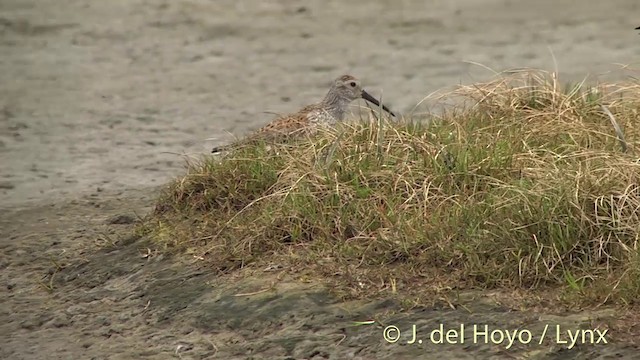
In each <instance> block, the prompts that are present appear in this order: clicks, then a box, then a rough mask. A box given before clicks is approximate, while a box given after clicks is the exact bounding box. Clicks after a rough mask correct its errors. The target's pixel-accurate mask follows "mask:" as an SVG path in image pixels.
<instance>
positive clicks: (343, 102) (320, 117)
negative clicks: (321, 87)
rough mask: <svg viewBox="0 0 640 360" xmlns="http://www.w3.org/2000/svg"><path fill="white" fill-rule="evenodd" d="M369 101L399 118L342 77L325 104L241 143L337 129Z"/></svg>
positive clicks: (349, 78) (223, 148) (216, 150)
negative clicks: (354, 106) (352, 108)
mask: <svg viewBox="0 0 640 360" xmlns="http://www.w3.org/2000/svg"><path fill="white" fill-rule="evenodd" d="M360 98H362V99H365V100H367V101H369V102H370V103H372V104H375V105H376V106H381V107H382V109H383V110H385V111H386V112H388V113H389V114H391V115H392V116H395V114H394V113H393V112H392V111H391V110H389V109H388V108H387V107H386V106H384V105H380V103H379V102H378V100H376V99H375V98H374V97H373V96H371V95H370V94H369V93H368V92H366V91H365V90H364V89H362V86H361V85H360V81H359V80H358V79H356V78H355V77H353V76H351V75H342V76H340V77H339V78H337V79H335V80H334V81H333V84H332V85H331V88H330V89H329V92H327V95H326V96H325V97H324V99H323V100H322V101H320V102H319V103H316V104H311V105H307V106H305V107H303V108H302V109H300V111H298V112H296V113H293V114H289V115H284V116H279V117H277V118H275V119H274V120H273V121H271V122H270V123H269V124H267V125H265V126H264V127H262V128H261V129H259V130H258V131H256V132H255V133H253V134H252V135H249V137H248V138H246V139H244V140H242V141H241V143H246V142H251V141H254V140H264V139H274V138H288V137H295V136H301V135H304V134H310V133H313V132H314V131H315V130H317V128H318V126H326V125H333V124H335V123H337V122H338V121H342V120H344V117H345V114H346V112H347V107H348V106H349V104H350V103H351V102H352V101H354V100H357V99H360ZM237 145H238V144H237V143H236V144H230V145H223V146H218V147H215V148H213V150H212V151H211V152H212V153H219V152H223V151H226V150H229V149H230V148H232V147H235V146H237Z"/></svg>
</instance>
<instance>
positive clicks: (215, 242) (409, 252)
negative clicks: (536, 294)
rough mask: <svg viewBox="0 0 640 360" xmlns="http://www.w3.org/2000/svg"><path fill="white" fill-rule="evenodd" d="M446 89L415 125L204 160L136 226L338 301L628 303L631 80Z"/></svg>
mask: <svg viewBox="0 0 640 360" xmlns="http://www.w3.org/2000/svg"><path fill="white" fill-rule="evenodd" d="M442 100H443V101H449V100H454V102H455V103H456V105H455V106H450V107H445V108H444V110H443V111H442V112H441V113H439V114H431V115H429V118H428V119H424V120H425V121H418V120H417V119H409V120H403V121H400V122H390V121H388V120H383V121H378V120H376V119H373V118H372V119H370V120H369V121H361V122H358V123H356V124H343V125H341V126H339V127H338V128H336V129H332V130H326V131H322V132H321V133H320V134H318V135H317V136H314V137H312V138H310V139H309V140H308V141H303V142H297V143H294V144H291V143H289V144H256V145H255V146H250V147H246V148H242V149H240V150H238V151H236V152H233V153H231V154H229V155H227V156H226V157H224V158H222V159H220V158H214V157H206V158H204V159H202V160H201V161H199V162H197V163H195V164H191V165H190V166H189V169H188V171H187V173H186V175H184V176H183V177H181V178H179V179H177V180H176V181H174V182H173V183H172V184H170V185H169V186H168V187H167V189H166V190H165V191H164V193H163V194H162V195H161V197H160V199H159V200H158V203H157V206H156V210H155V212H154V213H153V214H152V215H151V216H150V217H149V218H147V219H146V222H145V225H144V226H145V227H146V229H148V231H149V232H150V233H151V234H152V237H153V238H154V239H155V241H157V242H158V243H160V244H162V245H163V246H165V248H166V249H173V250H174V251H186V252H188V253H191V254H193V255H195V256H197V257H198V258H203V259H205V261H207V262H208V263H209V264H211V266H212V267H213V268H215V269H216V270H218V271H231V270H234V269H238V268H241V267H246V266H258V265H262V266H263V265H265V264H269V263H272V264H273V263H276V264H278V265H281V266H284V267H285V268H287V269H298V270H297V271H302V272H303V273H304V274H305V275H304V276H305V277H310V276H311V277H314V278H322V279H324V280H325V281H329V282H331V283H332V284H335V285H336V286H337V287H336V288H337V289H342V290H344V294H345V295H347V296H369V295H371V294H377V293H381V292H382V293H384V292H389V293H391V292H400V293H402V292H405V293H407V294H408V293H416V292H417V293H420V291H422V292H424V290H425V289H427V290H428V289H433V290H435V291H440V290H442V289H456V290H458V289H501V288H502V289H504V288H507V289H519V288H523V289H527V290H532V291H535V290H536V289H545V290H548V289H560V290H562V291H560V292H559V294H560V298H561V300H562V299H564V300H571V301H578V302H585V303H611V302H613V303H618V304H628V303H633V302H634V301H636V299H637V298H638V297H639V296H640V253H639V246H638V243H639V241H640V162H639V161H638V157H640V155H639V153H638V146H639V145H640V124H639V123H638V119H639V115H638V111H639V109H640V85H639V84H637V83H636V84H633V83H632V84H627V85H606V84H603V85H598V86H596V87H587V86H585V85H584V84H572V85H569V86H560V85H559V82H558V80H557V78H556V77H555V76H553V74H547V73H543V72H526V73H519V74H515V75H511V76H508V77H501V78H499V79H498V80H495V81H493V82H490V83H484V84H475V85H472V86H463V87H460V88H459V89H457V90H456V91H454V92H452V93H449V94H447V95H446V96H445V97H443V99H442ZM603 106H604V109H607V111H603ZM611 117H613V118H614V120H610V119H611ZM612 123H616V124H617V125H618V126H619V128H620V129H622V130H623V131H624V132H625V133H624V137H622V138H621V137H620V136H619V134H618V130H619V129H618V130H616V129H614V127H613V126H612ZM621 139H622V140H621ZM621 141H624V146H621ZM300 269H304V270H300ZM424 296H429V295H428V294H427V295H424Z"/></svg>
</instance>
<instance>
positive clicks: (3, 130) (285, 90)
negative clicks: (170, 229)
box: [0, 0, 640, 206]
mask: <svg viewBox="0 0 640 360" xmlns="http://www.w3.org/2000/svg"><path fill="white" fill-rule="evenodd" d="M638 14H640V2H639V1H637V0H611V1H584V0H583V1H580V0H536V1H529V0H482V1H479V0H431V1H424V0H423V1H418V0H393V1H391V0H385V1H337V0H335V1H334V0H314V1H293V0H287V1H285V0H278V1H259V0H250V1H248V0H236V1H232V0H215V1H214V0H189V1H172V0H111V1H87V0H3V1H2V2H1V3H0V54H2V55H1V56H0V64H1V70H2V71H0V82H1V83H2V86H1V87H0V163H1V164H2V166H0V203H3V204H5V205H7V206H9V205H16V204H19V203H25V202H31V201H41V200H46V201H50V200H55V199H58V198H60V197H68V196H75V195H76V194H85V193H91V192H94V193H95V192H102V191H115V192H123V191H125V190H127V189H137V188H145V187H148V186H155V185H161V184H163V183H165V182H166V181H168V180H169V179H171V177H173V176H175V175H177V174H179V173H180V172H182V171H183V166H184V163H185V162H184V158H183V157H182V156H180V155H177V154H182V153H186V154H190V155H194V156H197V155H199V154H202V153H206V152H208V150H209V149H210V148H211V147H212V146H213V145H216V144H219V143H225V142H229V141H231V140H232V139H233V137H234V136H242V135H243V134H246V133H247V132H248V131H250V130H251V129H255V128H257V127H259V126H261V125H263V124H265V123H267V122H268V121H270V120H271V119H272V117H273V115H272V114H269V112H272V113H273V112H275V113H287V112H292V111H295V110H297V109H298V108H299V107H300V106H302V105H305V104H308V103H311V102H315V101H318V100H320V99H321V98H322V96H324V94H325V92H326V91H327V86H328V85H329V83H330V82H331V80H333V79H334V78H335V77H337V76H339V75H341V74H343V73H350V74H352V75H355V76H357V77H359V78H360V79H361V80H362V82H363V85H364V86H365V88H366V89H367V90H368V91H369V92H370V93H372V94H373V95H374V96H382V97H383V100H384V102H385V103H386V104H387V105H389V106H391V107H392V108H393V109H394V110H397V111H399V112H407V111H408V110H411V109H412V108H413V107H414V106H415V105H416V104H417V103H418V102H419V101H420V100H422V99H423V98H424V97H425V96H427V95H428V94H429V93H431V92H433V91H435V90H438V89H441V88H449V87H452V86H455V85H456V84H460V83H471V82H475V81H484V80H488V79H490V78H491V77H492V72H491V71H490V70H489V69H493V70H495V71H502V70H505V69H510V68H524V67H532V68H541V69H545V70H550V71H553V70H555V69H557V70H558V71H559V73H560V77H561V79H562V81H567V82H568V81H580V80H582V79H584V78H585V77H587V76H589V80H590V81H597V80H607V81H616V80H620V79H624V78H625V77H627V76H628V75H629V72H628V71H627V70H621V66H622V65H620V64H627V65H630V67H631V68H635V69H637V68H638V66H639V64H640V36H639V35H638V31H635V30H634V28H635V27H637V26H638V25H640V23H638V21H640V20H639V19H640V17H638ZM478 64H481V65H482V66H480V65H478ZM427 105H428V104H427ZM207 138H214V139H215V140H213V141H206V140H205V139H207Z"/></svg>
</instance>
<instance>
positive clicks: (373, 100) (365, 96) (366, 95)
mask: <svg viewBox="0 0 640 360" xmlns="http://www.w3.org/2000/svg"><path fill="white" fill-rule="evenodd" d="M362 98H363V99H365V100H367V101H368V102H370V103H372V104H373V105H375V106H380V102H379V101H378V100H376V98H374V97H373V96H371V95H370V94H369V93H368V92H366V91H364V90H362ZM382 110H384V111H386V112H388V113H389V114H391V116H396V114H394V113H393V112H392V111H391V110H389V108H388V107H386V106H384V105H382Z"/></svg>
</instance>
